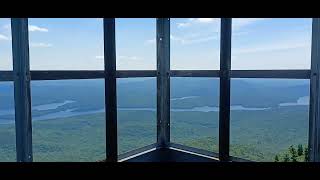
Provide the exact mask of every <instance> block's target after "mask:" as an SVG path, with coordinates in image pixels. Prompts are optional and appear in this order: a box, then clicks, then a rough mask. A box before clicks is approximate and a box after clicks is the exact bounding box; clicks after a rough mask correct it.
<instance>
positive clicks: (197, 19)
mask: <svg viewBox="0 0 320 180" xmlns="http://www.w3.org/2000/svg"><path fill="white" fill-rule="evenodd" d="M195 21H197V22H200V23H211V22H213V21H215V18H196V19H195Z"/></svg>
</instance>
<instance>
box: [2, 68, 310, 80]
mask: <svg viewBox="0 0 320 180" xmlns="http://www.w3.org/2000/svg"><path fill="white" fill-rule="evenodd" d="M310 73H311V71H310V70H232V71H231V78H279V79H310V76H311V75H310ZM170 76H171V77H220V71H219V70H172V71H170ZM116 77H117V78H134V77H157V71H156V70H120V71H117V72H116ZM100 78H104V71H103V70H92V71H91V70H79V71H73V70H71V71H70V70H66V71H31V79H32V80H63V79H100ZM0 81H13V71H0Z"/></svg>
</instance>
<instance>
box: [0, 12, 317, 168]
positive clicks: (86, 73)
mask: <svg viewBox="0 0 320 180" xmlns="http://www.w3.org/2000/svg"><path fill="white" fill-rule="evenodd" d="M231 20H232V19H231V18H221V39H220V43H221V48H220V51H221V56H220V66H221V67H220V70H170V19H169V18H157V35H156V36H157V70H116V67H115V62H116V56H115V51H116V49H115V19H114V18H104V24H103V27H104V53H105V56H104V57H105V64H104V65H105V70H79V71H78V70H62V71H60V70H58V71H50V70H49V71H47V70H31V71H30V70H29V54H28V51H29V49H28V46H29V42H28V26H27V23H28V19H27V18H12V19H11V21H12V52H13V63H14V70H13V71H0V82H3V81H13V82H14V84H15V91H17V92H15V104H17V105H16V106H15V108H16V111H17V112H23V113H16V114H22V115H23V117H25V119H24V121H22V120H21V119H22V118H21V117H16V132H17V135H16V143H17V147H16V148H17V161H32V138H31V136H32V134H31V132H32V127H31V118H32V117H31V106H30V103H31V99H30V97H29V96H30V95H28V94H30V80H66V79H105V96H106V97H105V98H106V114H107V115H106V136H107V137H106V139H107V140H106V144H107V161H112V162H114V161H118V159H119V157H120V159H121V158H124V157H126V156H128V155H134V154H135V153H137V152H138V151H147V150H148V149H152V148H155V147H156V148H163V147H164V148H170V147H172V148H180V149H182V150H186V151H192V152H196V153H199V154H203V155H209V156H212V157H217V154H216V153H213V152H204V150H199V149H196V148H191V147H187V146H184V145H178V144H175V143H171V142H170V77H217V78H220V82H221V84H220V93H222V94H220V98H221V96H224V97H225V99H222V100H221V99H220V108H222V107H225V108H226V109H225V110H226V111H225V112H224V113H221V116H219V122H220V123H219V126H220V124H221V123H222V125H221V127H219V147H220V148H219V154H220V155H219V156H220V160H222V161H246V162H248V161H249V160H245V159H242V158H238V157H232V156H229V146H230V142H229V141H230V140H229V139H230V137H229V133H230V129H229V128H230V104H229V108H228V101H230V82H228V81H230V79H232V78H273V79H277V78H281V79H310V107H309V108H310V111H309V151H310V161H317V162H319V161H320V152H319V150H320V147H319V144H320V138H319V137H320V130H319V128H320V127H319V126H320V122H319V121H320V119H319V118H320V117H319V114H320V105H319V103H320V95H319V89H320V80H319V79H320V77H319V76H320V53H319V47H320V38H319V37H320V20H319V18H313V23H312V52H311V64H312V65H311V69H297V70H292V69H290V70H232V69H231V67H230V65H231V64H230V63H231V57H230V55H231V37H232V35H231V28H232V27H231ZM17 67H19V68H17ZM21 73H22V74H21ZM136 77H156V78H157V94H158V95H157V98H158V99H157V127H158V128H157V143H155V144H152V145H148V146H146V147H143V148H139V149H138V150H133V151H132V152H128V153H125V154H122V155H118V154H117V135H116V132H117V124H116V123H117V122H116V87H115V86H116V79H117V78H136ZM163 84H165V85H166V86H163ZM19 87H21V88H19ZM221 90H222V91H221ZM18 92H19V93H26V96H21V94H19V93H18ZM110 94H113V97H114V98H110V97H111V96H110ZM223 94H224V95H223ZM228 96H229V97H228ZM228 98H229V99H228ZM17 102H26V104H23V103H22V104H23V105H24V106H23V107H22V106H21V103H17ZM18 104H20V106H21V107H20V106H18ZM107 107H109V108H108V109H110V107H111V108H112V109H113V112H111V111H110V112H107ZM228 109H229V110H228ZM161 113H162V114H161ZM228 116H229V118H228ZM19 123H20V124H19ZM221 130H222V131H221ZM19 133H20V134H19ZM21 133H22V134H24V135H23V136H22V135H21ZM222 135H223V136H222ZM20 142H25V143H20ZM220 143H221V144H220ZM221 148H222V149H221Z"/></svg>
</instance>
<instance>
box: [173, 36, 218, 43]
mask: <svg viewBox="0 0 320 180" xmlns="http://www.w3.org/2000/svg"><path fill="white" fill-rule="evenodd" d="M170 39H171V40H172V41H177V42H179V43H181V44H182V45H189V44H196V43H203V42H208V41H211V40H216V39H218V36H217V35H208V36H193V35H190V36H187V37H178V36H174V35H170Z"/></svg>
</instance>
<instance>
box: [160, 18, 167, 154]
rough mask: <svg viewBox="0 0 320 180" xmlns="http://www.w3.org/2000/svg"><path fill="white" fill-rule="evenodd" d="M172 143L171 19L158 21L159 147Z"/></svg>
mask: <svg viewBox="0 0 320 180" xmlns="http://www.w3.org/2000/svg"><path fill="white" fill-rule="evenodd" d="M169 143H170V19H169V18H158V19H157V147H159V148H163V147H169Z"/></svg>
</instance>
